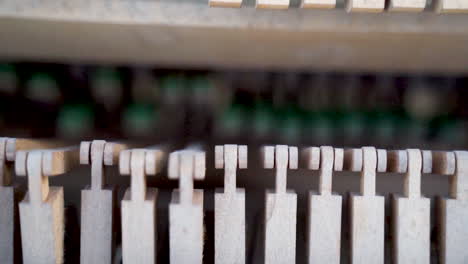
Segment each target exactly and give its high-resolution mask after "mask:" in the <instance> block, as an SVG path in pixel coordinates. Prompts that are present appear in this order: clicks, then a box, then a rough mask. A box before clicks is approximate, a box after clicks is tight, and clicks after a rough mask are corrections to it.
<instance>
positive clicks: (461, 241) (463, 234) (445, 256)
mask: <svg viewBox="0 0 468 264" xmlns="http://www.w3.org/2000/svg"><path fill="white" fill-rule="evenodd" d="M453 161H455V162H453ZM434 166H435V167H436V168H438V169H437V171H438V172H449V171H451V170H452V168H453V169H454V171H453V174H452V176H451V182H450V185H451V186H450V198H442V199H440V212H439V217H440V223H441V227H440V230H439V241H440V243H441V252H440V254H439V257H440V262H441V263H464V262H466V260H467V259H468V252H467V250H466V245H467V243H468V230H467V228H466V223H468V152H467V151H454V152H438V153H437V155H434Z"/></svg>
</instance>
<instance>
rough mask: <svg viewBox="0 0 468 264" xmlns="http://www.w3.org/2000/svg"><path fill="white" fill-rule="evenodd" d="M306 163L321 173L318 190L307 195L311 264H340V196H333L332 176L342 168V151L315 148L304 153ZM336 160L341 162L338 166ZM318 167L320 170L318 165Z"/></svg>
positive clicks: (308, 250) (308, 257) (308, 254)
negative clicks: (321, 263)
mask: <svg viewBox="0 0 468 264" xmlns="http://www.w3.org/2000/svg"><path fill="white" fill-rule="evenodd" d="M302 154H303V155H305V157H304V159H305V161H306V162H307V161H308V162H307V163H308V164H309V165H312V164H313V166H309V168H310V169H316V168H317V169H320V172H319V177H320V179H319V190H318V193H317V192H313V191H310V192H309V195H308V217H307V219H308V222H307V225H308V229H307V230H308V233H307V261H308V263H320V262H323V263H330V264H333V263H336V264H338V263H340V248H341V247H340V244H341V204H342V199H341V196H340V195H332V174H333V171H334V170H341V169H342V168H343V166H342V165H343V149H333V148H332V147H327V146H324V147H320V148H316V147H312V148H307V149H305V150H303V151H302ZM335 156H337V158H338V162H335ZM316 164H318V166H317V165H316Z"/></svg>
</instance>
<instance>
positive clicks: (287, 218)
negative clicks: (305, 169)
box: [261, 145, 298, 263]
mask: <svg viewBox="0 0 468 264" xmlns="http://www.w3.org/2000/svg"><path fill="white" fill-rule="evenodd" d="M261 152H262V156H263V167H264V168H267V169H272V168H275V170H276V172H275V191H274V192H272V191H268V190H267V191H266V193H265V196H266V197H265V200H266V204H265V222H264V224H265V263H294V262H295V260H296V216H297V194H296V193H295V192H294V191H291V190H287V188H286V183H287V170H288V168H289V169H297V167H298V150H297V147H288V146H285V145H277V146H266V147H263V148H262V150H261Z"/></svg>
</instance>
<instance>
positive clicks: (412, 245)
mask: <svg viewBox="0 0 468 264" xmlns="http://www.w3.org/2000/svg"><path fill="white" fill-rule="evenodd" d="M405 152H406V155H404V156H406V157H405V158H404V160H406V161H407V170H406V175H405V180H404V188H403V194H404V196H403V197H400V196H398V195H395V196H394V198H393V210H394V211H393V214H394V222H393V223H392V224H393V229H392V230H393V236H394V238H395V239H394V240H393V243H394V249H395V250H394V259H395V261H396V263H402V264H405V263H408V264H412V263H429V262H430V208H431V204H430V199H428V198H425V197H422V196H421V175H422V172H423V162H424V158H423V151H421V150H419V149H407V150H406V151H405ZM399 156H400V157H403V155H399ZM426 158H427V157H426Z"/></svg>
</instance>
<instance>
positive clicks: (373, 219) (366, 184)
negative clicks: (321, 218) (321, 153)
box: [345, 147, 385, 264]
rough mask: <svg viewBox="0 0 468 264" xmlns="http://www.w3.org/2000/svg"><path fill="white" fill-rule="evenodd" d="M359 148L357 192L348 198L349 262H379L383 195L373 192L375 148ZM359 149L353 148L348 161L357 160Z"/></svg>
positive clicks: (383, 206) (382, 230)
mask: <svg viewBox="0 0 468 264" xmlns="http://www.w3.org/2000/svg"><path fill="white" fill-rule="evenodd" d="M361 151H362V171H361V193H360V194H352V195H351V199H350V203H351V204H350V205H351V263H353V264H358V263H383V262H384V208H385V199H384V197H382V196H376V191H375V185H376V172H377V168H378V167H379V166H378V165H377V164H378V156H377V150H376V149H375V148H374V147H363V148H362V149H361ZM361 151H357V152H356V151H355V152H353V153H354V154H353V155H352V157H353V158H352V159H351V161H352V162H351V164H356V163H357V160H359V157H358V155H359V154H357V153H359V152H361ZM345 157H346V153H345ZM345 160H346V158H345ZM358 165H359V164H358ZM353 166H355V165H353ZM356 167H359V166H356ZM382 167H383V166H382ZM362 223H366V227H365V228H362Z"/></svg>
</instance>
